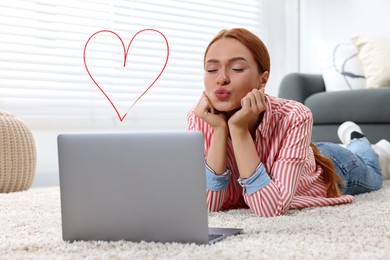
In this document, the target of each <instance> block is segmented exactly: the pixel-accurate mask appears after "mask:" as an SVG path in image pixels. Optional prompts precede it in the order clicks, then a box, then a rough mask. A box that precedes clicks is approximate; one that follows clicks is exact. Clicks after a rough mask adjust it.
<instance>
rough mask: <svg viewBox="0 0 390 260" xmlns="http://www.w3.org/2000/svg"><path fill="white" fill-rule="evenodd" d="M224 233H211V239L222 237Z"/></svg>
mask: <svg viewBox="0 0 390 260" xmlns="http://www.w3.org/2000/svg"><path fill="white" fill-rule="evenodd" d="M222 236H223V235H221V234H218V235H217V234H209V241H211V240H213V239H215V238H218V237H222Z"/></svg>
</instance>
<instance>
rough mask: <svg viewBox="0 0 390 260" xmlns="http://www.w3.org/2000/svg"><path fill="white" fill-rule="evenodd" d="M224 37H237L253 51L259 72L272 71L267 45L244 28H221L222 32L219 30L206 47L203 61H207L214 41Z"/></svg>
mask: <svg viewBox="0 0 390 260" xmlns="http://www.w3.org/2000/svg"><path fill="white" fill-rule="evenodd" d="M223 38H231V39H236V40H237V41H239V42H241V43H242V44H243V45H244V46H245V47H246V48H247V49H248V50H249V51H250V52H251V53H252V56H253V58H254V59H255V61H256V64H257V67H258V69H259V72H260V73H263V72H265V71H268V73H269V72H270V68H271V62H270V57H269V53H268V49H267V47H266V46H265V44H264V43H263V42H262V41H261V40H260V38H259V37H257V36H256V35H255V34H253V33H251V32H250V31H248V30H246V29H243V28H234V29H230V30H221V31H220V32H218V33H217V35H215V36H214V38H213V39H212V40H211V42H210V43H209V45H208V46H207V48H206V51H205V54H204V60H203V63H205V62H206V55H207V52H208V51H209V48H210V46H211V45H212V44H213V43H214V42H216V41H218V40H219V39H223Z"/></svg>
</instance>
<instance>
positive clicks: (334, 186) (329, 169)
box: [310, 143, 343, 198]
mask: <svg viewBox="0 0 390 260" xmlns="http://www.w3.org/2000/svg"><path fill="white" fill-rule="evenodd" d="M310 146H311V148H312V149H313V152H314V158H315V160H316V164H317V165H319V166H321V168H322V173H323V176H324V179H325V183H326V190H327V191H326V195H327V197H330V198H334V197H338V196H340V195H341V192H340V188H339V185H338V184H339V183H343V180H342V179H341V177H340V176H339V175H338V174H337V172H336V170H335V168H334V165H333V162H332V160H331V159H329V158H328V157H326V156H324V155H322V154H321V152H320V150H318V148H317V147H316V146H315V145H314V144H313V143H310Z"/></svg>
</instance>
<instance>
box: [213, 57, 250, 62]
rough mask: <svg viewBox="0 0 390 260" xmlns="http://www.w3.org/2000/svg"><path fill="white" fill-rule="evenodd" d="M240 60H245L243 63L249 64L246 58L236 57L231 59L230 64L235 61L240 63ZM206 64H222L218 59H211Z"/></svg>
mask: <svg viewBox="0 0 390 260" xmlns="http://www.w3.org/2000/svg"><path fill="white" fill-rule="evenodd" d="M238 60H243V61H246V62H248V61H247V60H246V59H245V58H244V57H234V58H231V59H229V60H228V62H234V61H238ZM206 63H221V62H220V61H219V60H217V59H209V60H207V61H206Z"/></svg>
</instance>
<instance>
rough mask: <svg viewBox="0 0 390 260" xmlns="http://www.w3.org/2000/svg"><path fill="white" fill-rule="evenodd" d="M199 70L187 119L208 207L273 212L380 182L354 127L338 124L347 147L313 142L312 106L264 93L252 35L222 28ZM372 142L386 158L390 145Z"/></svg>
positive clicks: (342, 196)
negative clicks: (200, 154) (201, 142)
mask: <svg viewBox="0 0 390 260" xmlns="http://www.w3.org/2000/svg"><path fill="white" fill-rule="evenodd" d="M204 70H205V74H204V84H205V90H204V92H203V94H202V95H201V97H200V100H199V102H198V104H197V105H196V107H195V108H194V109H193V110H192V111H190V112H189V113H188V116H187V122H188V129H189V130H193V131H202V132H203V134H204V138H205V165H206V179H207V191H206V192H207V202H208V207H209V211H219V210H227V209H234V208H245V207H249V208H250V209H251V211H252V212H253V213H255V214H256V215H258V216H266V217H271V216H278V215H281V214H283V213H285V212H286V211H288V210H289V209H299V208H304V207H314V206H328V205H337V204H344V203H351V202H352V200H353V197H352V196H351V195H354V194H358V193H362V192H369V191H374V190H377V189H379V188H380V187H381V185H382V175H381V169H380V166H379V161H378V155H377V154H376V153H375V152H374V150H373V149H372V147H371V144H369V142H368V140H367V139H366V138H364V136H363V133H362V132H361V130H360V128H359V127H358V126H357V125H355V124H354V123H352V122H348V123H345V124H344V125H343V127H342V128H340V129H339V130H340V131H339V132H340V133H339V134H340V135H342V136H343V141H344V142H345V144H346V147H347V148H343V147H342V146H340V145H337V144H331V143H318V144H317V146H315V145H314V144H312V143H311V140H310V137H311V131H312V123H313V119H312V115H311V112H310V110H309V109H308V108H307V107H305V106H304V105H302V104H301V103H298V102H295V101H292V100H285V99H281V98H277V97H272V96H268V95H267V94H265V92H264V89H265V85H266V84H267V81H268V77H269V73H270V58H269V54H268V51H267V48H266V46H265V45H264V43H263V42H262V41H261V40H260V39H259V38H258V37H257V36H256V35H254V34H253V33H251V32H249V31H247V30H245V29H239V28H237V29H231V30H222V31H221V32H219V33H218V34H217V35H216V36H215V38H214V39H213V40H212V41H211V42H210V44H209V45H208V47H207V49H206V52H205V56H204ZM351 133H352V137H351ZM351 139H353V140H352V141H350V140H351ZM377 145H378V147H379V148H380V149H381V151H382V154H384V155H385V157H386V156H387V157H388V158H390V143H389V142H387V141H385V140H383V141H382V142H381V143H378V144H377ZM321 152H322V153H323V154H324V155H326V156H327V157H325V156H324V155H322V154H321ZM382 157H383V156H382ZM387 157H386V158H387ZM329 158H331V159H332V160H331V159H329Z"/></svg>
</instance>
